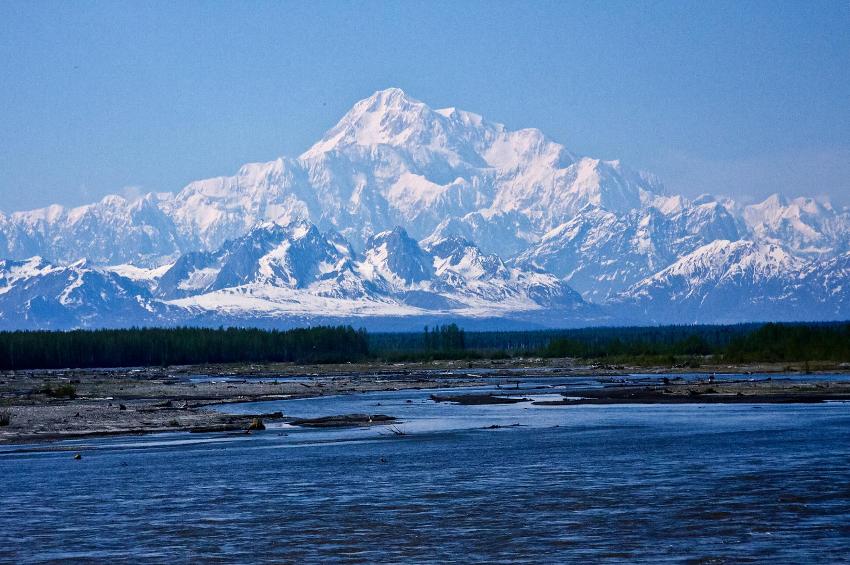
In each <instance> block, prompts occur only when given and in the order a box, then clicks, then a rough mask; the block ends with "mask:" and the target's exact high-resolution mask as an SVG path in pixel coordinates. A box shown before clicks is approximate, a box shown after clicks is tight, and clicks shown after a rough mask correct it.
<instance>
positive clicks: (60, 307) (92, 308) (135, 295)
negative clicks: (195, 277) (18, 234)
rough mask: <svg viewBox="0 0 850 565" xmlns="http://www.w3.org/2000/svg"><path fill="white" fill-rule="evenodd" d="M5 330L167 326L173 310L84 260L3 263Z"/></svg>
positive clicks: (0, 289) (0, 307)
mask: <svg viewBox="0 0 850 565" xmlns="http://www.w3.org/2000/svg"><path fill="white" fill-rule="evenodd" d="M0 285H2V286H0V328H2V329H68V328H79V327H124V326H130V325H144V324H148V323H152V322H157V323H166V322H167V321H168V319H169V318H168V309H167V308H165V307H163V305H161V304H159V303H157V302H156V301H154V300H153V299H152V297H151V295H150V292H149V291H148V290H147V289H146V288H145V287H144V286H142V285H137V284H135V283H134V282H133V281H131V280H130V279H127V278H125V277H122V276H119V275H117V274H115V273H113V272H110V271H107V270H103V269H99V268H94V267H92V266H90V265H88V264H86V262H84V261H80V262H78V263H75V264H73V265H70V266H64V267H63V266H55V265H51V264H50V263H48V262H46V261H45V260H43V259H41V258H40V257H34V258H32V259H29V260H26V261H0Z"/></svg>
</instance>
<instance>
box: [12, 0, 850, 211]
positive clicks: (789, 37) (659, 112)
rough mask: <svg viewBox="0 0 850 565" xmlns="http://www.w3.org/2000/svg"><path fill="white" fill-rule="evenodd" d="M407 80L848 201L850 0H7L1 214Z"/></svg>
mask: <svg viewBox="0 0 850 565" xmlns="http://www.w3.org/2000/svg"><path fill="white" fill-rule="evenodd" d="M390 86H398V87H401V88H403V89H404V90H405V91H406V92H407V93H408V94H409V95H411V96H413V97H415V98H418V99H420V100H423V101H425V102H426V103H428V104H429V105H431V106H432V107H443V106H457V107H459V108H463V109H466V110H471V111H474V112H477V113H480V114H483V115H484V116H485V117H487V118H488V119H490V120H493V121H499V122H503V123H505V124H507V125H508V126H509V127H511V128H520V127H538V128H540V129H542V130H543V131H544V132H546V133H547V134H548V135H549V136H550V137H552V138H554V139H555V140H557V141H559V142H561V143H563V144H565V145H566V146H567V147H568V148H570V149H571V150H573V151H575V152H578V153H582V154H586V155H591V156H596V157H602V158H606V159H615V158H620V159H622V160H623V161H624V162H626V163H627V164H629V165H631V166H633V167H635V168H641V169H646V170H650V171H653V172H655V173H657V174H658V175H659V176H660V177H661V178H662V180H663V181H664V182H665V183H666V184H667V186H668V188H669V189H670V190H671V191H674V192H683V193H685V194H688V195H695V194H699V193H701V192H713V193H719V194H731V195H733V196H736V197H738V198H742V199H747V198H755V197H759V196H763V195H767V194H769V193H771V192H775V191H780V192H784V193H786V194H788V195H797V194H812V195H816V194H829V195H830V196H831V197H832V199H833V201H835V202H839V203H841V204H850V1H848V0H839V1H836V2H826V1H821V2H819V1H791V0H787V1H775V2H759V1H746V2H741V1H733V2H722V1H716V0H713V1H711V2H704V1H696V2H689V1H678V0H677V1H669V2H666V1H650V0H647V1H643V2H637V1H629V2H618V1H614V0H605V1H596V2H566V1H562V2H542V1H535V2H530V1H529V2H434V1H429V2H342V1H334V2H331V1H326V2H319V3H314V2H292V3H287V2H257V1H255V2H229V3H228V2H200V3H198V2H188V1H183V2H170V1H168V2H155V1H145V2H132V3H131V2H118V1H109V2H102V3H100V2H94V3H88V2H55V3H52V2H16V1H11V0H9V1H6V2H0V210H3V211H6V212H9V211H13V210H18V209H26V208H30V207H35V206H42V205H46V204H49V203H52V202H59V203H62V204H80V203H85V202H89V201H93V200H95V199H98V198H100V197H101V196H103V195H105V194H109V193H119V194H120V193H122V192H124V193H127V194H132V193H134V192H136V191H139V190H140V191H144V192H147V191H176V190H179V189H180V188H181V187H182V186H183V185H185V184H186V183H187V182H189V181H191V180H194V179H198V178H205V177H210V176H216V175H222V174H232V173H233V172H234V171H235V170H236V169H237V168H238V167H239V165H241V164H243V163H245V162H251V161H265V160H270V159H273V158H275V157H277V156H280V155H291V156H295V155H298V154H299V153H300V152H302V151H303V150H304V149H306V148H307V147H309V146H310V144H311V143H312V142H313V141H315V140H316V139H318V137H319V136H320V135H321V134H322V133H323V132H324V131H325V130H326V129H328V128H329V127H331V126H332V125H333V124H334V123H335V122H336V121H337V120H338V119H339V117H341V116H342V115H343V113H345V111H346V110H348V108H349V107H350V106H351V105H352V104H353V103H354V102H356V101H357V100H359V99H361V98H364V97H366V96H368V95H370V94H371V93H372V92H374V91H375V90H379V89H383V88H387V87H390Z"/></svg>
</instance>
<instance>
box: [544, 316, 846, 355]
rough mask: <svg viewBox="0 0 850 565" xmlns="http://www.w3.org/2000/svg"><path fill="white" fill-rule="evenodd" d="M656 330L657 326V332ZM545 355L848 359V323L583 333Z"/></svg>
mask: <svg viewBox="0 0 850 565" xmlns="http://www.w3.org/2000/svg"><path fill="white" fill-rule="evenodd" d="M658 330H661V331H658ZM542 355H543V356H546V357H578V358H585V359H604V358H607V357H614V358H640V357H650V358H651V357H656V358H658V357H677V356H679V357H681V356H705V355H711V356H714V357H716V358H720V359H723V360H725V361H730V362H745V361H764V362H781V361H813V360H818V361H850V324H764V325H759V326H755V327H753V326H715V327H704V328H694V329H690V330H689V329H686V328H682V327H678V328H674V327H670V328H652V329H647V330H646V331H640V330H639V329H638V328H630V329H629V330H628V331H626V332H623V333H618V332H616V331H613V332H609V331H602V332H598V333H597V332H584V333H582V334H578V335H574V336H571V337H568V338H559V339H553V340H552V341H550V343H549V344H548V345H547V346H546V347H545V348H543V349H542Z"/></svg>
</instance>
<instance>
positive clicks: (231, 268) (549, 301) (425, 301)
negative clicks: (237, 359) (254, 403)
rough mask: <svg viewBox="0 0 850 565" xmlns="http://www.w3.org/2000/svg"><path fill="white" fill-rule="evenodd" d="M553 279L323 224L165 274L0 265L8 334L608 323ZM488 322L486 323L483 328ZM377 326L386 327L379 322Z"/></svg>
mask: <svg viewBox="0 0 850 565" xmlns="http://www.w3.org/2000/svg"><path fill="white" fill-rule="evenodd" d="M601 316H602V314H601V313H600V312H599V311H598V310H597V309H595V308H594V307H593V306H590V305H588V304H586V303H585V302H584V301H583V300H582V298H581V296H579V295H578V294H577V293H575V292H574V291H572V290H571V289H570V288H569V287H568V286H567V285H566V283H564V282H563V281H561V280H559V279H558V278H557V277H555V276H554V275H551V274H546V273H539V272H527V271H522V270H520V269H517V268H511V267H508V266H506V265H505V264H504V262H503V261H502V260H501V259H500V258H499V257H498V256H496V255H488V254H486V253H483V252H482V251H481V250H480V249H478V248H477V247H476V246H475V245H474V244H472V243H470V242H468V241H465V240H462V239H459V238H450V239H443V240H439V241H435V242H432V244H431V246H430V247H428V248H427V249H425V248H423V247H421V246H420V244H419V243H418V242H417V241H416V240H414V239H412V238H411V237H410V236H409V235H408V234H407V232H405V231H404V230H403V229H401V228H395V229H393V230H390V231H386V232H381V233H379V234H376V235H375V236H373V237H372V238H371V239H370V242H369V248H368V249H367V250H365V251H364V252H363V253H361V254H357V253H355V252H354V250H353V249H352V247H351V245H349V243H348V242H347V241H346V240H345V239H344V238H343V237H342V236H340V235H339V234H338V233H336V232H333V231H329V232H324V233H322V232H320V231H319V230H318V228H317V227H316V226H315V225H314V224H310V223H308V222H304V221H297V222H294V223H292V224H289V225H287V226H280V225H278V224H273V223H264V224H261V225H258V226H256V227H255V228H253V229H252V230H250V231H249V232H248V233H247V234H245V235H244V236H242V237H239V238H237V239H234V240H230V241H227V242H225V243H224V244H223V245H222V246H221V247H220V248H219V249H217V250H215V251H211V252H190V253H187V254H184V255H182V256H181V257H179V258H178V259H177V260H176V261H174V262H173V263H170V264H167V265H164V266H162V267H159V268H156V269H145V268H139V267H134V266H128V265H118V266H114V267H109V268H103V267H95V266H92V265H90V264H88V263H87V262H85V261H79V262H77V263H74V264H72V265H68V266H60V265H54V264H51V263H49V262H47V261H45V260H44V259H42V258H40V257H34V258H32V259H30V260H27V261H11V260H6V261H0V328H7V329H8V328H40V327H45V328H58V329H65V328H74V327H100V326H126V325H172V324H189V323H203V324H206V323H215V322H216V321H220V320H222V319H224V320H227V321H228V322H230V323H237V324H256V323H261V324H262V325H268V326H275V325H290V324H292V323H293V322H294V321H299V322H313V321H331V320H335V321H339V320H343V319H344V320H347V321H348V322H350V323H359V324H364V325H365V324H368V323H370V321H371V320H372V319H403V320H408V322H409V325H408V327H411V328H412V327H418V325H419V324H420V321H422V320H428V321H430V320H433V321H438V320H451V319H467V320H480V321H483V320H487V319H488V318H494V317H498V318H501V319H502V320H503V321H510V320H516V321H517V323H519V322H520V321H521V322H523V323H526V324H535V325H542V326H545V325H552V324H553V323H556V324H557V323H561V324H568V325H570V324H573V325H575V324H582V323H588V322H589V321H591V320H593V319H596V318H599V317H601ZM482 323H483V322H482ZM373 325H374V324H373Z"/></svg>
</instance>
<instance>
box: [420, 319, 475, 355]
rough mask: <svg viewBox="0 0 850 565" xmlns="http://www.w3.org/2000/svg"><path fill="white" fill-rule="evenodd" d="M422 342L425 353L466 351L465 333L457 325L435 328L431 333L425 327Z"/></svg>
mask: <svg viewBox="0 0 850 565" xmlns="http://www.w3.org/2000/svg"><path fill="white" fill-rule="evenodd" d="M423 341H424V343H425V349H426V350H427V351H463V350H464V349H466V332H464V331H463V330H462V329H460V328H459V327H458V326H457V324H449V325H447V326H437V327H435V328H434V329H433V330H432V331H428V326H425V335H424V339H423Z"/></svg>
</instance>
